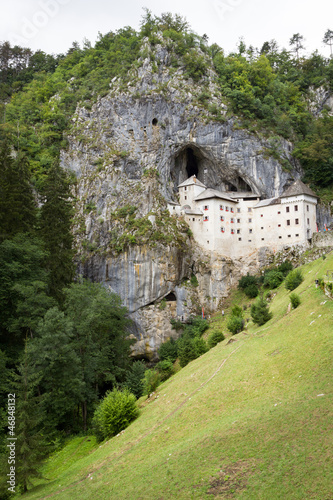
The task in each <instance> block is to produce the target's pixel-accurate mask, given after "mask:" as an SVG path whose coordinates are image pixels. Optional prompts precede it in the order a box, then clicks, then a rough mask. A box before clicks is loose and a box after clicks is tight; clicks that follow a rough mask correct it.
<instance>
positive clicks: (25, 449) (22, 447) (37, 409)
mask: <svg viewBox="0 0 333 500" xmlns="http://www.w3.org/2000/svg"><path fill="white" fill-rule="evenodd" d="M15 379H16V390H15V395H16V400H17V403H16V428H15V431H14V432H15V434H16V437H17V441H16V446H15V448H16V450H15V451H16V453H15V455H16V456H15V461H16V464H17V468H16V477H17V484H18V485H19V486H20V487H21V488H22V491H23V493H25V492H26V491H27V490H28V486H29V484H30V479H31V478H32V477H41V476H40V473H39V470H38V468H39V465H40V463H41V461H42V459H43V457H44V456H45V445H44V442H43V437H42V433H43V428H42V424H43V421H44V414H43V412H42V408H41V398H40V397H39V396H37V395H36V392H37V386H38V383H39V379H40V374H39V373H37V372H36V371H35V370H34V369H33V367H32V364H31V360H30V358H29V356H28V352H27V349H25V354H24V358H23V362H22V364H21V365H20V367H19V369H18V374H17V375H16V377H15Z"/></svg>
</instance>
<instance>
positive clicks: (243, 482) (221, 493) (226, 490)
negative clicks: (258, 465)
mask: <svg viewBox="0 0 333 500" xmlns="http://www.w3.org/2000/svg"><path fill="white" fill-rule="evenodd" d="M254 470H255V461H253V460H252V461H251V460H247V461H246V460H239V461H238V462H236V463H234V464H232V465H228V466H221V470H220V472H219V474H218V477H214V478H211V480H210V489H209V490H208V491H207V493H208V495H214V497H215V498H235V495H236V494H237V493H239V492H241V491H243V490H245V489H246V486H247V482H248V478H249V476H250V475H251V473H252V472H253V471H254Z"/></svg>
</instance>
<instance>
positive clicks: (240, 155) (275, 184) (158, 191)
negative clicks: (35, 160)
mask: <svg viewBox="0 0 333 500" xmlns="http://www.w3.org/2000/svg"><path fill="white" fill-rule="evenodd" d="M154 58H155V62H156V61H157V62H158V64H157V66H156V65H155V66H156V67H154V66H153V64H152V62H151V60H150V58H149V57H147V58H146V59H143V60H142V65H141V67H140V68H139V69H137V70H133V74H132V80H131V82H130V83H129V84H128V86H127V88H126V89H124V88H123V86H122V84H121V82H119V81H118V80H117V79H114V81H113V82H111V84H110V93H109V94H108V95H106V96H105V97H103V98H99V99H98V100H97V102H96V103H95V104H93V105H92V107H91V109H86V108H84V107H81V108H78V109H77V112H76V114H75V116H74V117H73V127H72V132H71V135H70V136H69V138H68V139H69V148H68V150H67V151H66V152H63V154H62V165H63V166H64V167H65V168H67V169H69V170H71V171H72V172H75V174H76V176H77V189H76V198H77V216H76V227H75V234H76V242H77V247H78V268H79V272H81V273H82V274H84V275H85V276H87V277H89V278H91V279H92V280H95V281H100V282H103V283H105V285H106V286H109V287H110V288H111V289H112V290H113V291H115V292H116V293H118V294H119V295H120V296H121V298H122V300H123V302H124V304H125V305H126V306H127V307H128V309H129V311H130V314H131V316H132V318H133V319H134V321H135V326H134V328H133V335H134V336H135V338H136V339H137V344H136V346H135V347H134V351H133V352H134V354H135V355H136V356H138V357H144V356H145V357H148V358H149V359H154V358H156V352H157V349H158V347H159V345H160V344H161V342H163V341H165V340H166V338H168V337H170V336H172V335H174V334H175V332H174V331H173V330H171V328H170V321H169V320H170V316H172V315H176V316H177V317H178V318H182V317H183V318H184V319H186V318H187V316H188V315H189V314H191V313H193V312H198V311H200V310H201V307H205V308H206V309H207V310H208V311H214V310H216V309H217V308H218V307H220V305H221V303H223V298H224V297H226V296H227V294H228V290H229V289H230V286H232V285H233V284H236V283H237V280H238V279H239V277H240V276H241V275H242V274H244V272H247V271H248V270H254V269H255V268H256V267H257V266H258V255H253V256H250V258H248V259H246V260H243V261H242V260H240V261H238V262H232V261H231V260H227V259H223V258H222V257H221V256H216V255H214V254H203V252H202V250H199V249H198V248H196V247H195V245H194V243H193V241H191V239H190V238H189V237H188V234H187V233H186V227H185V226H186V224H185V223H180V222H176V221H175V219H172V218H170V216H169V218H167V216H166V214H165V208H166V200H174V201H175V200H176V199H177V186H178V184H180V183H181V182H182V181H184V180H185V179H187V178H188V177H189V176H191V175H193V174H196V176H197V177H198V179H199V180H201V181H202V182H204V183H205V184H206V185H207V186H208V187H211V188H215V189H219V190H226V189H232V190H241V191H247V190H252V191H254V192H255V193H257V194H258V195H259V196H262V197H265V198H266V197H274V196H278V195H279V194H281V192H282V191H283V190H284V189H285V188H286V187H287V186H288V185H289V184H290V183H291V182H292V181H293V179H295V178H297V177H299V176H300V168H299V166H298V164H297V163H296V161H295V160H294V159H293V158H292V156H291V149H292V145H291V144H290V143H288V142H287V141H285V140H283V139H281V140H278V141H276V140H275V142H274V143H272V141H269V140H267V139H265V138H263V137H261V136H260V135H259V134H253V133H252V134H251V133H249V132H248V131H247V130H245V129H243V128H241V124H240V123H239V122H238V120H237V119H235V118H234V117H231V116H228V114H227V108H226V106H225V104H224V103H223V102H222V101H221V98H220V97H218V93H217V87H216V83H215V75H214V73H213V71H210V72H209V73H208V76H207V77H206V80H205V81H203V82H202V85H201V86H200V85H194V84H193V82H192V83H191V81H188V80H185V79H184V77H183V74H182V71H181V70H179V69H178V70H173V71H170V68H169V67H167V66H166V64H167V63H168V52H167V51H166V49H165V48H164V47H162V45H161V46H157V48H156V49H155V55H154ZM203 90H205V92H206V95H207V92H208V93H209V94H210V95H211V98H210V102H211V104H212V105H213V106H214V113H213V114H210V112H209V110H207V108H206V107H204V106H203V105H202V103H201V101H202V99H201V94H202V92H203ZM277 158H278V159H277ZM120 209H121V210H120ZM192 276H195V277H196V280H197V282H198V286H194V285H193V284H191V281H190V280H191V277H192ZM195 284H196V283H195ZM170 293H173V294H174V297H175V299H176V300H175V301H174V300H166V307H165V308H160V306H159V304H160V302H161V300H162V299H163V298H164V297H165V298H167V296H168V295H169V294H170ZM172 302H173V303H172ZM163 304H164V303H163Z"/></svg>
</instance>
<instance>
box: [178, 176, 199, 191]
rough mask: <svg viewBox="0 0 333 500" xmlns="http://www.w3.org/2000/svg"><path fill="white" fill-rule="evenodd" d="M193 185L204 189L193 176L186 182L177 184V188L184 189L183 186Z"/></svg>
mask: <svg viewBox="0 0 333 500" xmlns="http://www.w3.org/2000/svg"><path fill="white" fill-rule="evenodd" d="M193 184H195V185H196V186H200V187H203V188H205V187H206V186H205V185H204V184H203V183H202V182H201V181H199V179H197V178H196V176H195V175H192V176H191V177H189V178H188V179H186V181H184V182H182V183H181V184H179V186H178V187H179V188H180V187H185V186H192V185H193Z"/></svg>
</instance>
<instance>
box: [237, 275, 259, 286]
mask: <svg viewBox="0 0 333 500" xmlns="http://www.w3.org/2000/svg"><path fill="white" fill-rule="evenodd" d="M256 284H257V278H256V277H255V276H251V275H250V274H249V273H247V275H246V276H242V277H241V279H240V280H239V281H238V288H240V289H241V290H245V288H246V287H248V286H250V285H256Z"/></svg>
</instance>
